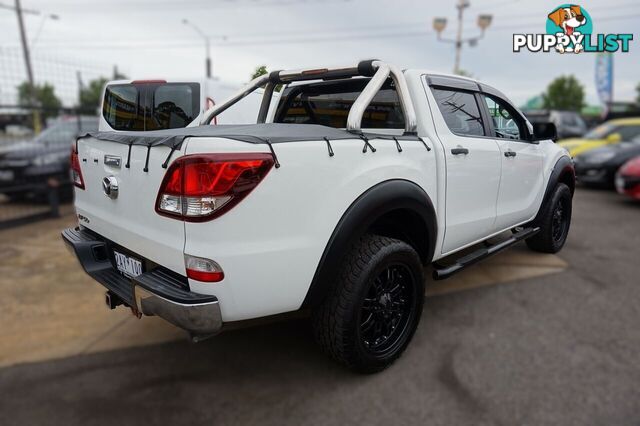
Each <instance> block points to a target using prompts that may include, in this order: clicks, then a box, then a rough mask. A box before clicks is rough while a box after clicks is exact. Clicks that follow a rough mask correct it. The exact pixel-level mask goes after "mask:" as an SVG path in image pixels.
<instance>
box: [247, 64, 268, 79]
mask: <svg viewBox="0 0 640 426" xmlns="http://www.w3.org/2000/svg"><path fill="white" fill-rule="evenodd" d="M268 73H269V71H267V66H266V65H259V66H257V67H256V70H255V71H254V72H253V74H252V75H251V80H253V79H254V78H258V77H260V76H261V75H265V74H268Z"/></svg>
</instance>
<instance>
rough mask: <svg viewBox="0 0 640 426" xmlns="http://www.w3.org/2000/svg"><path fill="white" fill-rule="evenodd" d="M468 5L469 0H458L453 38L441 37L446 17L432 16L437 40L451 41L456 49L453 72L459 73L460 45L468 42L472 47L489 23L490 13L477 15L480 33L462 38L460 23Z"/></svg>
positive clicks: (491, 17) (482, 35)
mask: <svg viewBox="0 0 640 426" xmlns="http://www.w3.org/2000/svg"><path fill="white" fill-rule="evenodd" d="M469 6H470V3H469V0H458V3H457V4H456V9H458V29H457V31H456V38H455V39H453V40H452V39H447V38H443V37H442V31H444V29H445V27H446V26H447V18H434V19H433V29H434V30H435V31H436V32H437V33H438V41H443V42H445V43H453V44H454V45H455V49H456V55H455V61H454V65H453V73H454V74H460V73H461V71H462V70H461V69H460V56H461V54H462V46H463V45H464V44H465V43H468V44H469V46H471V47H474V46H476V45H477V44H478V40H480V39H481V38H483V37H484V32H485V30H486V29H487V28H488V27H489V25H491V20H492V19H493V16H492V15H478V22H477V23H478V27H480V30H481V33H480V35H478V36H475V37H469V38H463V37H462V34H463V33H462V24H463V17H464V10H465V9H466V8H467V7H469Z"/></svg>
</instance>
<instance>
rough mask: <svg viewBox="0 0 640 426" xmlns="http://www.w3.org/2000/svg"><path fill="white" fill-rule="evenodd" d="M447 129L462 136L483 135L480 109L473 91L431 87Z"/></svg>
mask: <svg viewBox="0 0 640 426" xmlns="http://www.w3.org/2000/svg"><path fill="white" fill-rule="evenodd" d="M433 96H434V97H435V98H436V102H437V103H438V108H440V112H441V113H442V116H443V117H444V121H445V122H446V123H447V126H448V127H449V130H451V131H452V132H453V133H455V134H457V135H463V136H485V133H484V125H483V123H482V117H481V116H480V109H479V108H478V104H477V102H476V98H475V96H474V95H473V93H469V92H459V91H455V90H448V89H435V88H434V89H433Z"/></svg>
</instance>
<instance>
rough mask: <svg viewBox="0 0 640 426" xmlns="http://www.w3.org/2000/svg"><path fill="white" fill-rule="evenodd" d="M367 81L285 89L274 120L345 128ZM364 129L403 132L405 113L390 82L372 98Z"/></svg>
mask: <svg viewBox="0 0 640 426" xmlns="http://www.w3.org/2000/svg"><path fill="white" fill-rule="evenodd" d="M368 81H369V80H368V79H355V80H352V81H336V82H323V83H315V84H308V85H302V86H292V87H289V88H287V89H286V90H285V92H284V94H283V97H282V101H281V103H280V105H279V107H278V111H277V113H276V119H275V121H276V122H278V123H297V124H320V125H324V126H329V127H334V128H338V129H341V128H342V129H343V128H346V127H347V117H348V116H349V110H350V109H351V106H352V105H353V103H354V102H355V100H356V99H357V98H358V96H360V93H361V92H362V90H363V89H364V87H365V86H366V83H368ZM361 127H362V128H363V129H403V128H404V113H403V111H402V105H401V104H400V99H399V98H398V94H397V93H396V90H395V87H394V86H393V84H392V83H391V81H389V82H387V83H386V84H385V85H384V86H383V87H382V89H381V90H380V91H379V92H378V93H377V94H376V96H375V97H374V98H373V100H372V102H371V104H370V105H369V106H368V107H367V109H366V111H365V113H364V115H363V117H362V126H361Z"/></svg>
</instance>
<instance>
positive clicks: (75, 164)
mask: <svg viewBox="0 0 640 426" xmlns="http://www.w3.org/2000/svg"><path fill="white" fill-rule="evenodd" d="M70 162H71V180H72V181H73V184H74V185H75V186H76V188H80V189H84V179H83V178H82V170H80V160H79V159H78V153H77V152H76V150H75V148H71V161H70Z"/></svg>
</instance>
